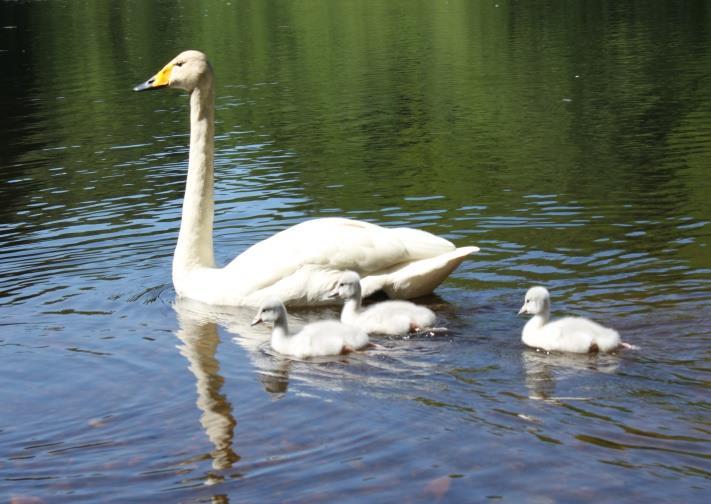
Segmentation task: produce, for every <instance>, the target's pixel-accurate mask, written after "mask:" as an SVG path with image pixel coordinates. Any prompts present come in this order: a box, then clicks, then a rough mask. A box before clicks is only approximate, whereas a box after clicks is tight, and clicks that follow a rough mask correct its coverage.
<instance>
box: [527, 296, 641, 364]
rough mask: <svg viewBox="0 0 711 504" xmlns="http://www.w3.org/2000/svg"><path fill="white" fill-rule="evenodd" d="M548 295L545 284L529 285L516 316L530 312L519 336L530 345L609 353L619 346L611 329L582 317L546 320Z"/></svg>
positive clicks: (548, 315)
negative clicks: (528, 318) (531, 316)
mask: <svg viewBox="0 0 711 504" xmlns="http://www.w3.org/2000/svg"><path fill="white" fill-rule="evenodd" d="M550 310H551V302H550V294H549V293H548V290H547V289H546V288H545V287H531V288H530V289H529V290H528V292H526V298H525V302H524V304H523V306H522V307H521V310H519V312H518V313H519V315H520V314H522V313H526V314H529V315H533V318H531V320H529V321H528V322H527V323H526V325H525V326H524V327H523V332H522V335H521V339H522V340H523V342H524V343H525V344H526V345H528V346H531V347H535V348H541V349H543V350H547V351H559V352H576V353H587V352H596V351H600V352H611V351H613V350H616V349H618V348H619V347H620V346H629V345H626V344H623V343H622V342H621V341H620V335H619V333H618V332H617V331H615V330H614V329H610V328H608V327H604V326H601V325H600V324H598V323H596V322H593V321H592V320H589V319H586V318H583V317H565V318H562V319H558V320H555V321H553V322H550Z"/></svg>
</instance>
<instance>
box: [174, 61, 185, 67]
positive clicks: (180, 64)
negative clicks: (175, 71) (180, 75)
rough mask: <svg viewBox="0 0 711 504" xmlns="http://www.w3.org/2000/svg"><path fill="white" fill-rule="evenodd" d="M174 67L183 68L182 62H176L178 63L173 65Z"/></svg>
mask: <svg viewBox="0 0 711 504" xmlns="http://www.w3.org/2000/svg"><path fill="white" fill-rule="evenodd" d="M175 66H177V67H181V66H183V62H182V61H178V62H177V63H176V64H175Z"/></svg>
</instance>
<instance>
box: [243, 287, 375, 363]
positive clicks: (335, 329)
mask: <svg viewBox="0 0 711 504" xmlns="http://www.w3.org/2000/svg"><path fill="white" fill-rule="evenodd" d="M261 322H270V323H272V324H274V328H273V329H272V338H271V345H272V348H273V349H274V350H275V351H277V352H279V353H280V354H284V355H289V356H292V357H296V358H298V359H305V358H307V357H323V356H327V355H340V354H346V353H349V352H352V351H354V350H360V349H361V348H364V347H366V346H368V343H369V340H368V334H367V333H366V332H365V331H363V330H362V329H359V328H357V327H354V326H349V325H346V324H343V323H341V322H339V321H337V320H321V321H318V322H314V323H311V324H308V325H306V326H304V327H303V328H302V329H301V331H299V332H298V333H296V334H289V325H288V323H287V314H286V308H285V307H284V303H282V302H281V301H280V300H279V299H270V300H267V301H265V302H264V303H263V304H262V306H261V307H260V308H259V312H257V316H256V317H254V320H253V321H252V325H256V324H259V323H261Z"/></svg>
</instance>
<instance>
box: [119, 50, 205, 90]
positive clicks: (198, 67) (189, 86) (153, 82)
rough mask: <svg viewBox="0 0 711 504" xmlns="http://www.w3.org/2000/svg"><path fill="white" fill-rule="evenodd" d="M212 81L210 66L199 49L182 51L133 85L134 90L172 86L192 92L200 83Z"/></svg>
mask: <svg viewBox="0 0 711 504" xmlns="http://www.w3.org/2000/svg"><path fill="white" fill-rule="evenodd" d="M211 82H212V67H211V66H210V63H209V62H208V61H207V56H205V55H204V54H203V53H201V52H200V51H193V50H190V51H184V52H181V53H180V54H178V55H177V56H176V57H175V58H173V59H172V60H171V61H170V63H168V64H167V65H165V66H164V67H163V68H162V69H161V70H160V71H159V72H158V73H157V74H155V75H154V76H153V77H151V78H150V79H148V80H147V81H146V82H144V83H143V84H139V85H138V86H136V87H134V88H133V90H134V91H146V90H148V89H160V88H163V87H166V86H168V87H172V88H178V89H185V90H186V91H190V92H192V91H193V90H194V89H195V88H197V87H199V86H200V85H205V84H210V83H211Z"/></svg>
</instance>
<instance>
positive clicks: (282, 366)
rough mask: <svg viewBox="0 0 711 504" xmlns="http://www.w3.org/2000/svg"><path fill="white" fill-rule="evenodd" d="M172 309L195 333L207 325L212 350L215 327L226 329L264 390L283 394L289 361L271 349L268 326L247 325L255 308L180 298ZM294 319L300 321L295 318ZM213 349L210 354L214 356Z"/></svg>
mask: <svg viewBox="0 0 711 504" xmlns="http://www.w3.org/2000/svg"><path fill="white" fill-rule="evenodd" d="M174 308H175V311H176V312H177V313H178V317H179V320H180V321H181V328H184V327H185V324H183V323H182V321H183V320H186V321H189V324H191V326H192V328H193V329H192V330H193V331H194V332H195V331H204V330H205V329H204V328H207V327H209V328H210V329H209V331H210V332H211V333H213V334H214V339H215V341H216V343H215V349H216V346H217V342H218V339H219V337H218V336H217V327H218V326H222V327H223V328H225V329H226V330H227V331H228V332H229V333H230V334H231V335H232V341H234V342H235V343H237V344H239V345H240V346H241V347H242V348H243V349H244V350H246V352H245V353H246V355H247V357H248V358H249V360H250V361H251V362H252V364H253V366H254V368H255V370H256V372H257V375H258V378H259V380H260V381H261V382H262V384H263V386H264V390H265V391H266V392H268V393H270V394H273V397H274V398H279V397H281V396H282V395H283V394H284V393H286V391H287V388H288V385H289V369H290V365H291V362H290V360H289V359H286V358H284V357H282V356H280V355H278V354H275V353H274V352H272V351H271V349H270V348H269V337H270V334H271V333H270V332H269V330H268V329H266V328H254V327H252V326H251V325H250V324H251V321H252V319H253V318H254V312H255V310H254V308H242V307H215V306H210V305H206V304H203V303H200V302H198V301H193V300H189V299H183V298H179V299H177V300H176V301H175V304H174ZM297 320H298V322H301V320H300V318H298V317H297ZM197 327H200V329H197ZM183 332H184V329H183ZM179 337H180V336H179ZM181 339H183V338H181ZM198 339H199V337H198ZM215 349H213V353H212V355H213V358H214V350H215ZM186 357H187V356H186ZM215 362H217V361H216V360H215ZM196 376H197V375H196ZM220 380H222V378H221V377H220Z"/></svg>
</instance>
